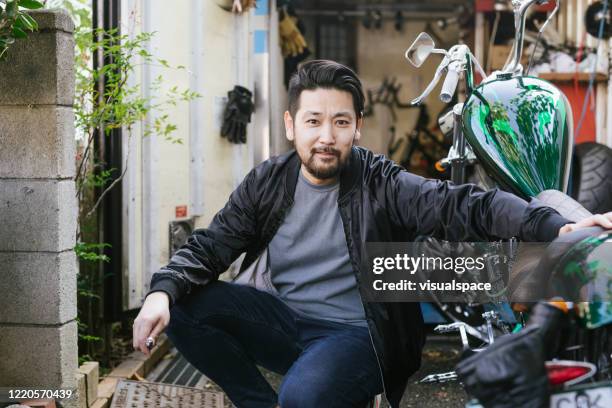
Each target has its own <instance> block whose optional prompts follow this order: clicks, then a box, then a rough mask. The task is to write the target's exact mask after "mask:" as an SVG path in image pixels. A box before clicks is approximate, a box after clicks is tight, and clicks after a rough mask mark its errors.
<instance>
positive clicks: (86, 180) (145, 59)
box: [47, 0, 199, 364]
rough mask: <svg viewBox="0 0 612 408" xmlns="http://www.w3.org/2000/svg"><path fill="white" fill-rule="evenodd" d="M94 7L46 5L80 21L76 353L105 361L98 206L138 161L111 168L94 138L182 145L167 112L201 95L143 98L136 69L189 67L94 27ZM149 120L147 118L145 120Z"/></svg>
mask: <svg viewBox="0 0 612 408" xmlns="http://www.w3.org/2000/svg"><path fill="white" fill-rule="evenodd" d="M89 4H90V3H89V1H88V0H50V1H49V2H48V3H47V5H48V6H49V7H58V6H59V7H63V8H65V9H67V10H68V12H69V13H70V15H71V17H72V18H73V20H74V22H75V31H74V39H75V72H76V86H75V90H76V92H75V100H74V112H75V119H76V120H75V125H76V126H75V127H76V131H77V163H76V166H77V175H76V187H77V197H78V199H79V220H78V223H77V231H76V240H77V245H76V247H75V251H76V254H77V256H78V258H79V261H80V268H79V269H80V271H79V275H78V279H77V290H78V323H79V324H78V333H79V354H80V356H81V359H93V358H97V357H98V355H99V353H98V352H99V346H101V345H104V346H105V353H106V355H105V356H104V358H103V359H102V360H101V362H102V363H103V364H104V363H105V362H106V363H108V362H109V360H110V356H109V355H108V354H109V350H110V349H111V347H110V345H109V344H108V343H109V342H110V337H109V332H111V331H110V330H108V327H106V326H108V323H105V322H104V319H101V317H102V316H103V302H102V300H103V296H104V289H103V286H104V279H105V278H106V276H103V274H102V273H101V270H102V265H103V264H104V263H106V262H108V261H109V257H108V256H107V255H106V254H105V253H104V251H105V249H106V248H108V247H110V245H108V244H106V243H101V242H100V235H99V231H98V209H99V206H100V204H101V203H102V201H103V199H104V197H105V196H106V195H107V194H108V193H109V192H110V191H111V190H112V189H113V188H117V187H119V185H120V183H121V181H122V179H123V176H124V175H125V173H126V171H127V168H128V166H127V163H128V161H129V160H133V159H132V158H131V155H130V152H129V150H128V151H127V152H126V155H125V163H124V165H123V166H122V169H123V170H122V169H118V168H111V167H109V166H107V165H106V163H104V162H103V161H102V159H101V155H100V154H99V152H97V151H95V150H96V146H95V144H94V141H95V140H96V138H98V139H100V138H112V137H118V136H117V133H116V132H113V131H112V130H113V129H122V130H123V132H122V137H127V138H132V137H138V136H140V135H142V136H144V137H149V136H152V135H156V136H158V137H161V138H163V139H164V140H166V141H168V142H170V143H182V140H181V139H180V138H179V137H176V136H175V133H176V131H177V127H176V125H175V124H174V123H172V122H171V120H170V115H169V114H168V112H167V110H168V109H169V108H171V107H172V106H175V105H176V104H178V103H181V102H187V101H190V100H192V99H194V98H196V97H198V96H199V95H197V94H196V93H195V92H192V91H190V90H179V89H178V88H177V87H170V89H169V90H165V91H164V92H163V95H164V97H163V98H159V99H157V98H153V97H149V96H145V94H144V93H143V92H142V89H141V85H140V84H139V83H138V82H136V81H132V80H131V78H132V77H133V76H134V74H135V73H136V69H137V68H138V67H140V66H143V65H146V64H151V65H153V64H155V65H158V66H161V67H165V68H168V69H184V68H185V67H182V66H177V67H172V66H171V65H170V64H169V63H168V61H166V60H164V59H160V58H156V57H155V56H154V55H152V54H151V53H149V52H148V51H147V43H148V41H150V39H151V38H152V36H153V35H154V33H139V34H135V35H133V36H130V35H127V34H121V33H120V32H119V31H118V30H106V31H105V30H101V29H97V30H94V29H92V16H91V8H90V5H89ZM94 58H96V59H97V60H104V61H105V62H106V64H105V65H103V66H95V65H94V64H93V61H94ZM162 86H163V78H162V77H158V78H156V79H155V80H154V83H153V88H155V89H160V88H161V87H162ZM151 94H154V92H153V93H151ZM160 94H161V92H160ZM152 116H153V117H152ZM147 118H150V120H145V119H147ZM137 124H139V125H141V129H142V132H138V133H135V132H133V129H134V127H135V125H137ZM127 145H128V146H129V145H130V143H127ZM119 250H120V249H119ZM116 273H120V271H116ZM105 325H106V326H105ZM110 336H111V337H112V335H110Z"/></svg>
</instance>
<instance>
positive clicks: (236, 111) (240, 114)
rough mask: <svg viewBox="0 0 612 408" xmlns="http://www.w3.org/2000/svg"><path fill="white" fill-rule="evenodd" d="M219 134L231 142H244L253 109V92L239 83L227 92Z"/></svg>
mask: <svg viewBox="0 0 612 408" xmlns="http://www.w3.org/2000/svg"><path fill="white" fill-rule="evenodd" d="M227 98H228V100H227V105H225V111H224V112H223V126H222V127H221V136H223V137H226V138H227V140H228V141H230V142H231V143H246V128H247V124H248V123H249V122H250V121H251V114H252V113H253V110H254V104H253V100H252V98H253V94H252V93H251V91H249V90H248V89H247V88H245V87H242V86H240V85H236V86H234V89H232V90H231V91H229V92H228V93H227Z"/></svg>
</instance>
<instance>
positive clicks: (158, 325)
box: [132, 291, 170, 355]
mask: <svg viewBox="0 0 612 408" xmlns="http://www.w3.org/2000/svg"><path fill="white" fill-rule="evenodd" d="M169 305H170V299H169V298H168V294H167V293H165V292H161V291H160V292H153V293H151V294H150V295H148V296H147V297H146V298H145V301H144V304H143V305H142V308H141V309H140V313H138V316H137V317H136V320H134V327H133V332H132V333H133V345H134V349H135V350H140V351H142V352H143V353H145V354H146V355H148V354H149V349H147V345H146V341H147V337H153V339H157V336H159V334H160V333H161V332H162V331H163V330H164V329H165V328H166V326H167V325H168V323H169V322H170V306H169Z"/></svg>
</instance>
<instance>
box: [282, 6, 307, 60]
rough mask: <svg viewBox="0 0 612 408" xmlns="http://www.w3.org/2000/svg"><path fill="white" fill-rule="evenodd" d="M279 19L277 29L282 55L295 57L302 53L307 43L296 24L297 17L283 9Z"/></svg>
mask: <svg viewBox="0 0 612 408" xmlns="http://www.w3.org/2000/svg"><path fill="white" fill-rule="evenodd" d="M279 20H280V21H279V26H278V31H279V34H280V39H281V51H282V53H283V57H285V58H287V57H295V56H297V55H299V54H301V53H303V52H304V50H305V48H306V46H307V44H306V40H305V39H304V36H303V35H302V33H301V32H300V29H299V28H298V26H297V24H298V19H297V17H292V16H290V15H289V14H288V13H286V12H285V11H281V13H280V16H279Z"/></svg>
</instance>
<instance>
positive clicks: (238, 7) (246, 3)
mask: <svg viewBox="0 0 612 408" xmlns="http://www.w3.org/2000/svg"><path fill="white" fill-rule="evenodd" d="M253 7H257V2H256V0H234V2H233V3H232V11H233V12H234V13H237V14H242V13H243V12H245V11H248V10H249V9H250V8H253Z"/></svg>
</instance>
